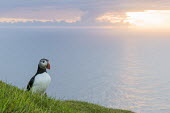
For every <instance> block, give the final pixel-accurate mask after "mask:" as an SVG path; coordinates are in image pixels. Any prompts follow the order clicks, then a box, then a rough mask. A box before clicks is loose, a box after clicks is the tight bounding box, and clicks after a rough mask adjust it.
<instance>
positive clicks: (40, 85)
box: [27, 58, 51, 94]
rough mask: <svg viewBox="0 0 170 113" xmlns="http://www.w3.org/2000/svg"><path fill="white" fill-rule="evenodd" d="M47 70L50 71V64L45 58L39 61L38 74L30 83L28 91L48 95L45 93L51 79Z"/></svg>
mask: <svg viewBox="0 0 170 113" xmlns="http://www.w3.org/2000/svg"><path fill="white" fill-rule="evenodd" d="M46 69H50V63H49V60H48V59H45V58H43V59H41V60H40V61H39V64H38V69H37V72H36V74H35V75H34V76H33V77H32V78H31V79H30V81H29V82H28V85H27V91H31V92H32V93H39V94H46V93H45V91H46V89H47V88H48V86H49V84H50V82H51V77H50V75H49V74H48V73H47V71H46Z"/></svg>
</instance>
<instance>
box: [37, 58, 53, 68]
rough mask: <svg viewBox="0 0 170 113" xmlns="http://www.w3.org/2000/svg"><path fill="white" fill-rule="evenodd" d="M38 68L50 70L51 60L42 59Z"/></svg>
mask: <svg viewBox="0 0 170 113" xmlns="http://www.w3.org/2000/svg"><path fill="white" fill-rule="evenodd" d="M38 66H39V67H40V68H42V69H50V63H49V60H47V59H45V58H43V59H41V60H40V62H39V64H38Z"/></svg>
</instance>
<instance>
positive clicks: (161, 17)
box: [0, 0, 170, 27]
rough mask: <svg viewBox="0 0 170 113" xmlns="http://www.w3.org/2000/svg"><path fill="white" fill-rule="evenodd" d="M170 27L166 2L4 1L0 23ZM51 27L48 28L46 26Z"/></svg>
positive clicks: (140, 0) (167, 2) (158, 0)
mask: <svg viewBox="0 0 170 113" xmlns="http://www.w3.org/2000/svg"><path fill="white" fill-rule="evenodd" d="M37 22H38V23H39V25H41V24H44V23H45V24H46V25H48V24H50V23H52V24H54V25H63V24H64V25H67V24H68V25H72V26H139V27H170V1H169V0H138V1H137V0H19V1H18V0H12V1H11V0H5V1H1V3H0V23H1V24H3V25H9V24H12V25H13V24H17V23H20V24H23V25H25V24H27V23H31V24H32V25H34V23H37ZM50 25H51V24H50Z"/></svg>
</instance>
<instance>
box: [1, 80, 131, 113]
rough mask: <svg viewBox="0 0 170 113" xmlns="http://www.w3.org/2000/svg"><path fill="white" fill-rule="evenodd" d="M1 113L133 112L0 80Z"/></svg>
mask: <svg viewBox="0 0 170 113" xmlns="http://www.w3.org/2000/svg"><path fill="white" fill-rule="evenodd" d="M0 113H133V112H131V111H127V110H118V109H111V108H105V107H102V106H99V105H96V104H91V103H87V102H81V101H64V100H55V99H54V98H51V97H47V96H41V95H38V94H32V93H31V92H27V91H24V90H21V89H18V88H17V87H14V86H12V85H8V84H6V83H4V82H2V81H0Z"/></svg>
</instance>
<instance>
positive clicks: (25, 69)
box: [0, 29, 170, 113]
mask: <svg viewBox="0 0 170 113" xmlns="http://www.w3.org/2000/svg"><path fill="white" fill-rule="evenodd" d="M122 32H123V33H122ZM0 33H1V38H0V51H1V54H0V57H1V59H3V60H2V61H1V63H2V64H3V65H1V71H0V79H1V80H3V81H7V82H8V83H12V84H14V85H16V86H18V87H20V88H23V87H25V86H26V85H27V82H28V81H29V79H30V78H31V77H32V76H33V75H34V74H35V71H36V69H37V63H38V61H39V59H41V58H43V57H45V58H48V59H49V60H50V62H51V70H50V71H48V72H49V74H50V75H51V77H52V83H51V85H50V87H49V89H48V91H47V93H48V94H49V95H50V96H53V97H56V98H57V99H75V100H82V101H88V102H93V103H97V104H100V105H103V106H106V107H111V108H116V109H119V108H121V109H128V110H132V111H136V112H138V113H167V112H170V106H169V104H170V101H169V99H170V95H169V93H170V87H169V86H170V76H169V75H170V71H169V67H170V62H169V58H170V52H169V48H170V38H168V37H169V35H168V34H166V35H162V34H154V33H153V34H152V33H136V32H127V31H119V30H117V29H116V30H111V31H110V30H108V29H106V30H102V29H100V30H99V29H93V30H92V29H90V30H88V29H17V30H12V29H10V30H8V29H6V30H4V29H0ZM9 64H10V66H9ZM16 66H17V67H16ZM18 66H19V69H18ZM9 69H10V71H9Z"/></svg>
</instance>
